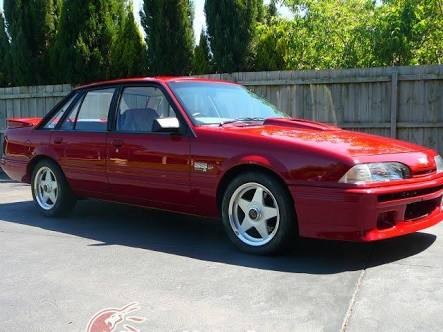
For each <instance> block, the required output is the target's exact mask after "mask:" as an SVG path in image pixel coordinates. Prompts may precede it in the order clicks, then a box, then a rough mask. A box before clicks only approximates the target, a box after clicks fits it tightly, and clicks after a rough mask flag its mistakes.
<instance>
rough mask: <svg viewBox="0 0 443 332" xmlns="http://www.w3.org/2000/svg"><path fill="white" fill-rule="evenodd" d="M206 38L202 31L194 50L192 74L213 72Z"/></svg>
mask: <svg viewBox="0 0 443 332" xmlns="http://www.w3.org/2000/svg"><path fill="white" fill-rule="evenodd" d="M208 43H209V42H208V36H207V34H206V32H205V31H204V30H202V32H201V34H200V41H199V43H198V45H197V46H196V47H195V49H194V64H193V66H192V67H193V70H192V73H193V74H209V73H211V72H212V70H213V66H212V57H211V53H210V49H209V44H208Z"/></svg>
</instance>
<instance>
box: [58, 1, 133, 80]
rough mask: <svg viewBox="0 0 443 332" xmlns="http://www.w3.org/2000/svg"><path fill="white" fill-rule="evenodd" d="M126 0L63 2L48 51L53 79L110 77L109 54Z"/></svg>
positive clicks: (121, 22) (121, 20) (123, 16)
mask: <svg viewBox="0 0 443 332" xmlns="http://www.w3.org/2000/svg"><path fill="white" fill-rule="evenodd" d="M125 6H126V1H122V0H83V1H72V0H71V1H65V2H64V5H63V9H62V13H61V19H60V27H59V31H58V33H57V36H56V40H55V45H54V48H53V50H52V54H51V64H52V68H53V74H54V78H55V81H56V82H58V83H61V82H70V83H79V82H86V81H95V80H103V79H107V78H109V77H110V69H109V68H110V53H111V46H112V42H113V41H114V40H115V39H116V35H117V31H118V27H119V26H120V25H121V24H123V22H124V18H125Z"/></svg>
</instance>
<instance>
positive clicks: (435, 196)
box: [1, 77, 443, 241]
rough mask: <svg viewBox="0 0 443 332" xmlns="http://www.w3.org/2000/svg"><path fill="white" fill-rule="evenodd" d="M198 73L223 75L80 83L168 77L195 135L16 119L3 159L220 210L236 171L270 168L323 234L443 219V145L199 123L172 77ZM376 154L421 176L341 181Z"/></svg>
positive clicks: (153, 199)
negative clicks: (43, 125) (440, 166)
mask: <svg viewBox="0 0 443 332" xmlns="http://www.w3.org/2000/svg"><path fill="white" fill-rule="evenodd" d="M190 80H192V81H198V82H202V81H203V82H214V81H212V80H204V79H195V78H169V77H160V78H135V79H125V80H117V81H110V82H103V83H95V84H91V85H87V86H83V87H80V88H79V89H86V90H87V89H91V88H96V87H101V86H107V85H113V86H116V85H127V84H144V83H152V84H158V85H159V86H161V87H162V88H163V89H164V91H166V93H167V94H168V95H169V98H170V100H171V101H172V102H173V103H174V104H175V107H176V109H177V111H178V112H180V114H181V116H182V118H183V121H184V122H185V123H186V125H187V127H188V129H189V130H188V134H187V135H181V136H180V135H165V134H130V133H118V132H114V131H108V132H106V133H91V132H66V131H59V130H55V131H53V130H41V129H40V128H39V125H38V122H39V121H40V119H12V120H10V129H8V130H7V131H6V133H5V137H6V140H5V144H4V154H3V158H2V160H1V167H2V168H3V170H4V171H5V172H6V173H7V174H8V175H9V176H10V177H11V178H13V179H15V180H18V181H23V182H28V183H29V182H30V180H31V171H32V166H33V165H34V164H35V162H36V160H38V159H39V158H42V157H47V158H51V159H53V160H54V161H55V162H57V163H58V164H59V165H60V167H61V168H62V170H63V172H64V173H65V176H66V178H67V180H68V182H69V183H70V185H71V187H72V189H73V190H74V192H75V193H76V194H78V195H80V196H86V197H94V198H99V199H106V200H111V201H117V202H123V203H129V204H136V205H142V206H148V207H153V208H159V209H165V210H171V211H175V212H181V213H188V214H195V215H200V216H205V217H211V218H217V217H219V214H220V213H219V203H220V195H222V189H223V186H224V185H225V184H226V179H229V178H230V176H232V175H233V174H237V172H242V171H244V170H245V169H247V168H254V169H256V168H260V169H262V170H264V171H267V172H272V173H273V174H275V176H277V177H279V178H280V179H281V181H282V182H284V183H285V185H286V186H287V188H288V194H290V195H291V196H292V199H293V201H294V206H295V211H296V215H297V220H294V222H297V223H298V229H299V233H300V235H301V236H305V237H313V238H325V239H339V240H349V241H374V240H381V239H385V238H390V237H395V236H399V235H403V234H407V233H411V232H416V231H418V230H420V229H423V228H426V227H429V226H432V225H434V224H436V223H438V222H440V221H441V220H442V219H443V210H442V205H441V201H442V195H443V173H437V172H436V165H435V161H434V157H435V156H436V155H437V154H436V152H435V151H433V150H431V149H428V148H425V147H421V146H418V145H415V144H411V143H407V142H402V141H398V140H394V139H390V138H386V137H378V136H373V135H368V134H363V133H356V132H349V131H345V130H341V129H339V128H336V127H333V126H330V125H325V124H321V123H316V122H312V121H305V120H296V119H268V120H266V121H265V122H264V123H263V124H260V125H247V126H246V125H241V124H227V125H224V126H217V125H215V126H214V125H206V126H196V125H194V124H193V123H192V121H191V119H190V118H189V116H188V115H187V113H186V112H185V110H184V108H183V106H182V105H181V104H180V102H179V100H178V99H177V98H176V96H175V95H174V93H173V91H172V90H171V89H170V87H169V85H168V83H169V82H171V81H173V82H177V81H190ZM224 83H225V84H226V82H224ZM229 84H230V83H229ZM367 162H401V163H403V164H405V165H407V166H408V167H409V169H410V171H411V177H410V178H408V179H404V180H398V181H391V182H383V183H372V184H368V185H358V186H356V185H349V184H341V183H338V180H339V179H340V178H341V177H342V176H343V175H344V174H345V173H346V172H347V171H348V170H349V169H350V168H351V167H352V166H354V165H355V164H358V163H367ZM201 163H203V164H204V165H207V166H208V167H207V169H206V170H205V171H202V170H201V169H199V168H198V167H197V166H198V165H199V164H201Z"/></svg>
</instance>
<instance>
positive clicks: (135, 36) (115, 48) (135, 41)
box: [110, 3, 147, 77]
mask: <svg viewBox="0 0 443 332" xmlns="http://www.w3.org/2000/svg"><path fill="white" fill-rule="evenodd" d="M126 10H127V14H126V18H125V20H124V23H123V24H122V25H120V28H119V30H118V31H117V35H116V39H115V40H114V42H113V44H112V48H111V63H110V66H111V67H110V70H111V77H130V76H142V75H145V74H146V73H147V57H146V46H145V43H144V41H143V36H142V34H141V32H140V29H139V27H138V25H137V23H136V22H135V18H134V14H133V13H132V10H133V8H132V3H131V4H130V5H129V6H127V9H126Z"/></svg>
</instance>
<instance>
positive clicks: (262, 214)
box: [228, 182, 280, 247]
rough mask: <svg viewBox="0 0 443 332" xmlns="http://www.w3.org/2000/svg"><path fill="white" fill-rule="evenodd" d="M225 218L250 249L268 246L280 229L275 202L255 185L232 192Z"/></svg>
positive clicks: (277, 208)
mask: <svg viewBox="0 0 443 332" xmlns="http://www.w3.org/2000/svg"><path fill="white" fill-rule="evenodd" d="M228 214H229V222H230V226H231V228H232V230H233V231H234V233H235V235H236V236H237V237H238V238H239V239H240V241H242V242H243V243H245V244H247V245H250V246H255V247H256V246H263V245H265V244H266V243H268V242H270V241H271V240H272V239H273V238H274V236H275V234H276V233H277V231H278V228H279V225H280V210H279V206H278V204H277V200H276V199H275V197H274V195H273V194H272V193H271V191H270V190H269V189H268V188H266V187H265V186H263V185H261V184H259V183H255V182H248V183H245V184H243V185H241V186H239V187H238V188H237V189H236V190H235V191H234V193H233V195H232V196H231V198H230V201H229V209H228Z"/></svg>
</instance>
